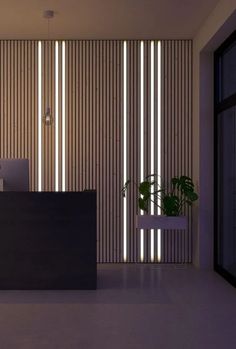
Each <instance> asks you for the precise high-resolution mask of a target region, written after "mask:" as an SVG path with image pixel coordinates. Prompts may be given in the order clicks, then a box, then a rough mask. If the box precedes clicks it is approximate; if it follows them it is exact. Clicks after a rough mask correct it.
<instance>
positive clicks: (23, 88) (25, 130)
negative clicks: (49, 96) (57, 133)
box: [0, 40, 38, 190]
mask: <svg viewBox="0 0 236 349" xmlns="http://www.w3.org/2000/svg"><path fill="white" fill-rule="evenodd" d="M37 59H38V42H37V41H16V40H1V41H0V137H1V140H0V158H28V159H29V163H30V188H31V190H37V185H38V178H37V173H38V167H37V166H38V161H37V160H38V158H37V146H38V134H37V129H38V128H37V122H38V121H37V120H38V115H37V108H38V92H37V86H38V85H37V81H38V63H37Z"/></svg>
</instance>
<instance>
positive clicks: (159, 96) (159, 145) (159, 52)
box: [157, 41, 161, 262]
mask: <svg viewBox="0 0 236 349" xmlns="http://www.w3.org/2000/svg"><path fill="white" fill-rule="evenodd" d="M157 58H158V61H157V77H158V80H157V139H158V142H157V152H158V154H157V169H158V186H160V185H161V177H160V176H161V42H160V41H158V43H157ZM160 204H161V202H160V199H159V200H158V205H160ZM157 213H158V214H161V209H160V208H159V207H158V210H157ZM157 260H158V262H160V261H161V230H160V229H158V231H157Z"/></svg>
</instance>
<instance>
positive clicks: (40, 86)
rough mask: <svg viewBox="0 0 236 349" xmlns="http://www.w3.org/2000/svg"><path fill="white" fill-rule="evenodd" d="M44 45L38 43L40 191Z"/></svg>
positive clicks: (40, 184)
mask: <svg viewBox="0 0 236 349" xmlns="http://www.w3.org/2000/svg"><path fill="white" fill-rule="evenodd" d="M41 103H42V43H41V41H39V42H38V191H42V104H41Z"/></svg>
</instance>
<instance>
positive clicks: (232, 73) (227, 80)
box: [220, 43, 236, 100]
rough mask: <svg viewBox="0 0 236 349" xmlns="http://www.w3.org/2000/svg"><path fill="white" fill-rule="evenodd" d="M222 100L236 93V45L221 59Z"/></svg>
mask: <svg viewBox="0 0 236 349" xmlns="http://www.w3.org/2000/svg"><path fill="white" fill-rule="evenodd" d="M220 62H221V64H220V65H221V79H222V81H221V84H220V85H221V88H220V90H221V100H223V99H225V98H227V97H229V96H231V95H232V94H234V93H236V43H233V44H232V45H231V46H230V47H229V48H228V49H227V50H226V51H225V52H224V53H223V54H222V57H221V60H220Z"/></svg>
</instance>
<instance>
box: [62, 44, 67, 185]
mask: <svg viewBox="0 0 236 349" xmlns="http://www.w3.org/2000/svg"><path fill="white" fill-rule="evenodd" d="M65 88H66V44H65V41H62V191H65V190H66V92H65Z"/></svg>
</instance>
